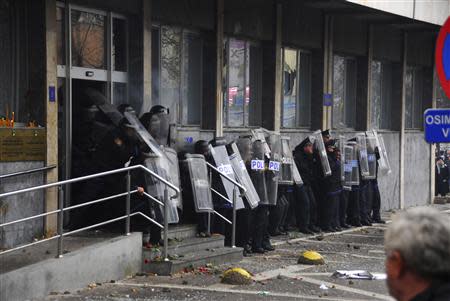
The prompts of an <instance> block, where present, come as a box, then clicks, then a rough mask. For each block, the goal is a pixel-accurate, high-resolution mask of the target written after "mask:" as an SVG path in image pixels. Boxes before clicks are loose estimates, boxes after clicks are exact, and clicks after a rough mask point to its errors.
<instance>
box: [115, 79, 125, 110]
mask: <svg viewBox="0 0 450 301" xmlns="http://www.w3.org/2000/svg"><path fill="white" fill-rule="evenodd" d="M123 103H128V90H127V84H126V83H113V104H114V105H115V106H118V105H120V104H123Z"/></svg>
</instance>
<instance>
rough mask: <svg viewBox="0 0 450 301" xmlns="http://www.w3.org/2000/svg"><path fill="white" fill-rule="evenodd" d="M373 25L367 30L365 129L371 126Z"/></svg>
mask: <svg viewBox="0 0 450 301" xmlns="http://www.w3.org/2000/svg"><path fill="white" fill-rule="evenodd" d="M373 27H374V25H373V24H371V25H369V28H368V32H367V101H366V116H367V118H366V124H365V130H368V129H371V128H372V112H371V110H370V102H371V99H372V89H371V88H370V86H371V84H372V60H373Z"/></svg>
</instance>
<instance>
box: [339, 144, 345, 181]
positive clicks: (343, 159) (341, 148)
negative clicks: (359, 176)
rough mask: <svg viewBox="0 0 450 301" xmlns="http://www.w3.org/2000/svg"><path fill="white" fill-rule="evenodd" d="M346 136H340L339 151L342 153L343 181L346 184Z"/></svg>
mask: <svg viewBox="0 0 450 301" xmlns="http://www.w3.org/2000/svg"><path fill="white" fill-rule="evenodd" d="M345 144H346V141H345V137H344V136H342V135H340V136H339V153H340V154H341V182H342V185H344V182H345Z"/></svg>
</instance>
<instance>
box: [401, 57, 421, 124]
mask: <svg viewBox="0 0 450 301" xmlns="http://www.w3.org/2000/svg"><path fill="white" fill-rule="evenodd" d="M423 73H424V72H423V68H421V67H411V66H408V67H407V68H406V78H405V92H406V94H405V97H406V99H405V101H406V111H405V115H406V116H405V119H406V124H405V127H406V128H407V129H420V128H422V114H423V108H422V101H423V96H424V91H423V84H424V75H423Z"/></svg>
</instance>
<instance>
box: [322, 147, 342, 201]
mask: <svg viewBox="0 0 450 301" xmlns="http://www.w3.org/2000/svg"><path fill="white" fill-rule="evenodd" d="M328 162H329V163H330V168H331V176H329V177H326V178H325V179H324V183H325V189H326V192H327V193H336V192H339V191H341V190H342V186H341V163H340V161H339V160H337V159H336V156H335V155H334V153H328Z"/></svg>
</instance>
